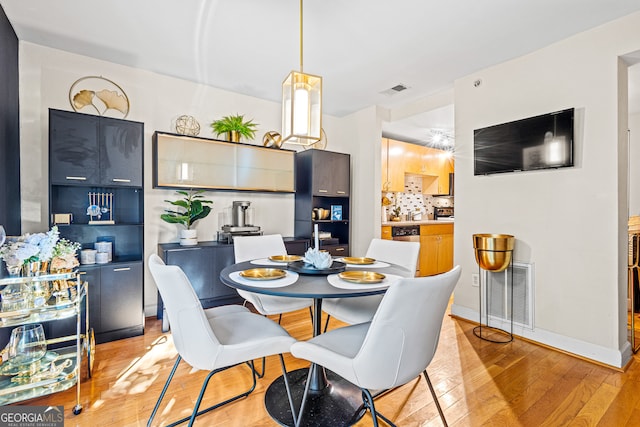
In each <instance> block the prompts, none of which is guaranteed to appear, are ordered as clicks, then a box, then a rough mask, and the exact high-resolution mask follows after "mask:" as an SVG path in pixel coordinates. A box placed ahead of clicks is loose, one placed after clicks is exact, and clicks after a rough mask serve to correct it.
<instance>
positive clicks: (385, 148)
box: [381, 138, 454, 194]
mask: <svg viewBox="0 0 640 427" xmlns="http://www.w3.org/2000/svg"><path fill="white" fill-rule="evenodd" d="M381 158H382V162H381V169H382V191H390V192H404V191H405V188H404V181H405V174H408V175H416V176H419V177H421V178H422V193H423V194H448V193H449V174H450V173H453V169H454V167H453V158H452V156H451V155H450V154H449V153H447V152H446V151H444V150H439V149H436V148H431V147H425V146H422V145H418V144H410V143H407V142H402V141H396V140H393V139H388V138H382V157H381Z"/></svg>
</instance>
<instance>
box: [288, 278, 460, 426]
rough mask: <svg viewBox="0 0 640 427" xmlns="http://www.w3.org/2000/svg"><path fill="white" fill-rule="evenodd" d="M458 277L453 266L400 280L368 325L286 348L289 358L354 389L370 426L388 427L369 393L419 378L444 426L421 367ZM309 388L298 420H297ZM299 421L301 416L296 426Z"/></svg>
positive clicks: (430, 353) (433, 346) (425, 363)
mask: <svg viewBox="0 0 640 427" xmlns="http://www.w3.org/2000/svg"><path fill="white" fill-rule="evenodd" d="M460 271H461V270H460V266H456V267H454V268H453V269H452V270H451V271H449V272H447V273H443V274H439V275H437V276H429V277H418V278H403V279H400V280H399V281H398V282H396V283H394V284H392V285H391V286H390V287H389V289H388V290H387V292H386V293H385V295H384V297H383V299H382V302H381V303H380V305H379V307H378V311H377V312H376V314H375V315H374V316H373V320H372V321H371V322H367V323H360V324H358V325H351V326H345V327H343V328H338V329H334V330H331V331H329V332H326V333H324V334H320V335H318V336H316V337H314V338H312V339H310V340H309V341H299V342H296V343H294V344H293V345H292V346H291V354H293V355H294V356H295V357H298V358H301V359H306V360H309V361H310V362H313V363H316V364H318V365H321V366H324V367H325V368H326V369H329V370H331V371H332V372H335V373H336V374H338V375H340V376H341V377H343V378H345V379H346V380H347V381H349V382H351V383H353V384H355V385H356V386H358V387H360V388H361V389H362V392H363V400H364V404H365V407H366V408H367V409H369V410H370V411H371V415H372V417H373V422H374V425H375V426H377V425H378V421H377V418H378V417H380V418H382V419H383V420H385V422H387V423H388V424H389V425H393V424H392V423H391V421H389V420H388V419H387V418H386V417H384V416H383V415H381V414H378V413H377V412H376V410H375V406H374V403H373V395H372V393H371V390H388V389H392V388H394V387H397V386H400V385H403V384H406V383H407V382H409V381H411V380H412V379H414V378H416V376H419V375H420V374H421V373H422V374H423V375H424V378H425V380H426V381H427V385H428V387H429V390H430V391H431V395H432V397H433V400H434V401H435V404H436V407H437V409H438V413H439V414H440V417H441V419H442V422H443V423H444V424H445V426H446V425H447V423H446V419H445V417H444V413H443V412H442V408H441V407H440V403H439V402H438V397H437V395H436V393H435V390H434V389H433V386H432V384H431V381H430V379H429V376H428V375H427V366H429V364H430V363H431V360H432V359H433V356H434V354H435V352H436V348H437V346H438V340H439V338H440V328H441V327H442V319H443V317H444V314H445V311H446V309H447V305H448V302H449V298H450V297H451V293H452V292H453V289H454V288H455V285H456V283H457V282H458V279H459V278H460ZM310 371H311V370H310ZM309 382H310V381H309V380H307V389H305V392H304V394H303V398H302V403H301V405H300V410H299V411H298V413H299V414H303V410H304V405H305V401H306V396H307V394H308V386H309ZM302 418H303V416H302V415H301V416H300V417H299V418H298V423H300V422H302V421H303V420H302Z"/></svg>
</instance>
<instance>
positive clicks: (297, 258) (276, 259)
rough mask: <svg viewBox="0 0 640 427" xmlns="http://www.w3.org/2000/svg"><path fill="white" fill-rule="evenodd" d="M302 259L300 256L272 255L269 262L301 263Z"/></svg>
mask: <svg viewBox="0 0 640 427" xmlns="http://www.w3.org/2000/svg"><path fill="white" fill-rule="evenodd" d="M301 259H302V257H301V256H300V255H271V256H270V257H269V261H273V262H295V261H300V260H301Z"/></svg>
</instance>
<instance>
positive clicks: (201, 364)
mask: <svg viewBox="0 0 640 427" xmlns="http://www.w3.org/2000/svg"><path fill="white" fill-rule="evenodd" d="M149 270H150V271H151V275H152V277H153V279H154V281H155V283H156V286H157V287H158V291H159V292H160V295H161V296H162V299H163V301H164V303H165V307H166V310H167V316H169V320H170V322H171V334H172V336H173V343H174V345H175V347H176V350H177V351H178V357H177V359H176V362H175V364H174V365H173V368H172V370H171V373H170V374H169V377H168V378H167V381H166V383H165V385H164V387H163V389H162V391H161V393H160V396H159V397H158V400H157V402H156V404H155V407H154V408H153V411H152V413H151V416H150V417H149V420H148V422H147V426H150V425H151V423H152V421H153V418H154V417H155V415H156V413H157V412H158V409H159V407H160V403H161V402H162V399H163V398H164V396H165V394H166V392H167V389H168V388H169V384H170V383H171V380H172V379H173V376H174V374H175V372H176V369H177V368H178V365H179V364H180V361H181V360H184V361H185V362H187V363H188V364H189V365H191V366H192V367H193V368H196V369H202V370H207V371H209V374H208V375H207V376H206V378H205V380H204V382H203V384H202V388H201V389H200V394H199V395H198V398H197V400H196V403H195V406H194V408H193V411H192V413H191V416H190V417H185V418H182V419H180V420H178V421H176V422H174V423H172V424H170V426H175V425H177V424H181V423H183V422H185V421H187V420H189V425H190V426H191V425H192V424H193V422H194V421H195V418H196V417H197V416H199V415H202V414H204V413H206V412H209V411H211V410H213V409H216V408H218V407H220V406H222V405H225V404H227V403H230V402H233V401H235V400H237V399H240V398H242V397H246V396H248V395H249V394H250V393H251V392H252V391H253V390H254V389H255V387H256V382H257V381H256V370H255V369H254V366H253V360H254V359H259V358H264V357H266V356H271V355H276V354H277V355H279V357H280V364H281V367H282V373H283V376H284V382H285V387H286V390H287V396H288V397H289V406H290V408H291V409H290V410H291V412H292V415H293V418H294V419H296V413H295V410H294V407H293V403H292V402H293V401H292V399H291V393H290V390H289V382H288V378H287V371H286V368H285V365H284V359H283V357H282V353H287V352H289V348H290V347H291V344H293V343H294V342H295V341H296V340H295V339H294V338H292V337H291V336H290V335H289V334H288V333H287V331H285V330H284V329H283V328H282V327H281V326H280V325H278V324H277V323H275V322H273V321H272V320H270V319H268V318H266V317H264V316H261V315H259V314H255V313H251V312H250V311H248V310H247V309H245V308H244V307H241V306H222V307H214V308H211V309H208V310H207V311H206V312H205V310H203V308H202V305H201V303H200V300H199V299H198V296H197V294H196V292H195V290H194V289H193V286H192V285H191V283H190V282H189V279H188V278H187V276H186V275H185V274H184V272H183V271H182V269H181V268H180V267H178V266H175V265H165V264H164V262H163V261H162V259H161V258H160V257H159V256H157V255H155V254H154V255H151V256H150V257H149ZM247 362H248V363H249V366H250V368H251V372H252V376H253V386H252V387H251V388H250V389H249V390H247V391H245V392H243V393H241V394H239V395H237V396H234V397H232V398H229V399H226V400H224V401H222V402H220V403H217V404H215V405H213V406H210V407H208V408H206V409H203V410H199V408H200V403H201V402H202V398H203V395H204V392H205V390H206V388H207V385H208V384H209V381H210V380H211V378H212V377H213V376H214V375H215V374H216V373H218V372H221V371H223V370H226V369H228V368H231V367H233V366H236V365H240V364H244V363H247ZM171 410H172V411H176V410H177V409H176V408H172V409H171Z"/></svg>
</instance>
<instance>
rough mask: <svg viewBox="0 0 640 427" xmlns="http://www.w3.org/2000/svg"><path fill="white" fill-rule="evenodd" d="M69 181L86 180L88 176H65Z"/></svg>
mask: <svg viewBox="0 0 640 427" xmlns="http://www.w3.org/2000/svg"><path fill="white" fill-rule="evenodd" d="M65 178H66V179H68V180H69V181H86V180H87V177H85V176H67V177H65Z"/></svg>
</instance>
